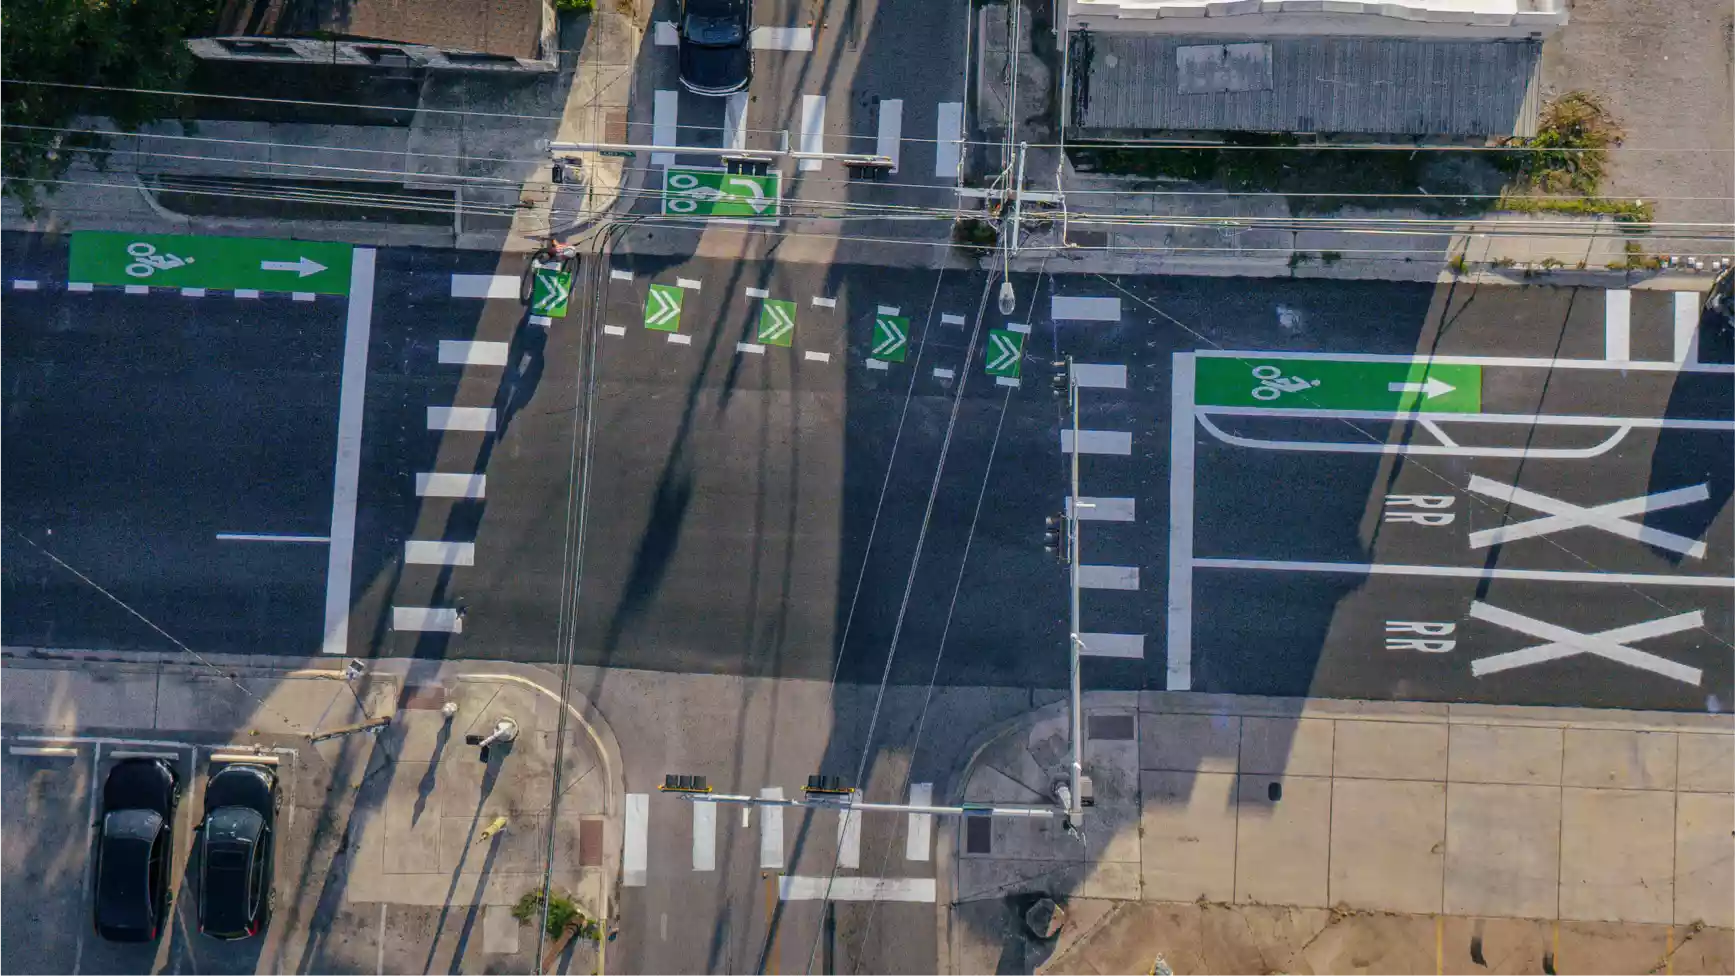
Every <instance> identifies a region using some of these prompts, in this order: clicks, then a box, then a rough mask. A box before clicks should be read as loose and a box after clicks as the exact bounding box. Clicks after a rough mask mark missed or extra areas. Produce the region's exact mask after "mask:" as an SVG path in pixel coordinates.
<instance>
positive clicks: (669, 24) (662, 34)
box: [651, 20, 681, 145]
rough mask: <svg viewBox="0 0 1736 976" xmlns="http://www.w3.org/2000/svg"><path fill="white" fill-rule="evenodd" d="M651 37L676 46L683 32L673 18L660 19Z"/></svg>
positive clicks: (659, 45) (670, 45)
mask: <svg viewBox="0 0 1736 976" xmlns="http://www.w3.org/2000/svg"><path fill="white" fill-rule="evenodd" d="M651 37H652V43H654V44H656V45H657V46H658V47H675V46H677V45H679V44H680V43H681V32H680V31H679V30H676V29H675V22H674V21H673V20H659V21H657V22H656V23H655V24H653V25H652V33H651ZM658 145H663V143H658Z"/></svg>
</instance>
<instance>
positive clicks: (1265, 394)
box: [1254, 366, 1320, 400]
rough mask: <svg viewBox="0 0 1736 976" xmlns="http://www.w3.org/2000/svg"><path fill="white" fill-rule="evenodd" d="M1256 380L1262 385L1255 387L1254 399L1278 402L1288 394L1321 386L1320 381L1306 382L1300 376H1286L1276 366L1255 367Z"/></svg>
mask: <svg viewBox="0 0 1736 976" xmlns="http://www.w3.org/2000/svg"><path fill="white" fill-rule="evenodd" d="M1254 379H1257V380H1259V381H1260V385H1259V386H1256V387H1254V399H1256V400H1276V399H1278V398H1279V397H1281V396H1283V395H1284V394H1286V393H1296V392H1298V391H1300V390H1306V389H1308V388H1309V387H1313V386H1319V385H1320V381H1319V380H1305V379H1303V378H1302V377H1300V376H1285V375H1284V371H1283V370H1281V369H1279V368H1278V367H1276V366H1255V367H1254Z"/></svg>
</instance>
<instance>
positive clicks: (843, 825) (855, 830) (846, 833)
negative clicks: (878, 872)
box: [838, 810, 862, 871]
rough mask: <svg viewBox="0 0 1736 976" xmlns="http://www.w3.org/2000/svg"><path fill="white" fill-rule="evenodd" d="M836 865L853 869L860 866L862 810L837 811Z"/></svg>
mask: <svg viewBox="0 0 1736 976" xmlns="http://www.w3.org/2000/svg"><path fill="white" fill-rule="evenodd" d="M838 866H839V867H841V868H844V869H846V870H850V871H854V870H856V869H857V868H859V867H861V866H862V811H860V810H840V811H838Z"/></svg>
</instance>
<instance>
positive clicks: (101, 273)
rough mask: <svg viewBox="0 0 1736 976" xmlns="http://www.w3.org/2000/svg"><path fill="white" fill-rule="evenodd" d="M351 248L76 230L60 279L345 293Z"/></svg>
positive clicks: (274, 240) (271, 240)
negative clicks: (62, 275) (64, 271)
mask: <svg viewBox="0 0 1736 976" xmlns="http://www.w3.org/2000/svg"><path fill="white" fill-rule="evenodd" d="M353 251H354V248H353V247H352V246H351V245H349V244H337V243H332V242H329V241H292V240H282V239H277V238H265V237H204V236H198V235H190V234H126V233H116V232H113V231H79V232H77V233H74V234H73V235H72V248H71V255H70V258H69V263H68V268H67V280H68V281H75V282H86V283H89V284H94V285H149V286H155V287H168V288H215V289H224V290H235V291H273V292H304V293H313V294H318V295H348V294H349V293H350V261H351V257H352V253H353Z"/></svg>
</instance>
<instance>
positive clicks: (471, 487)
mask: <svg viewBox="0 0 1736 976" xmlns="http://www.w3.org/2000/svg"><path fill="white" fill-rule="evenodd" d="M487 490H488V476H487V475H485V474H455V473H451V472H445V471H424V472H421V473H419V474H417V475H416V494H417V495H419V496H421V497H423V498H482V497H484V495H485V493H486V492H487Z"/></svg>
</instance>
